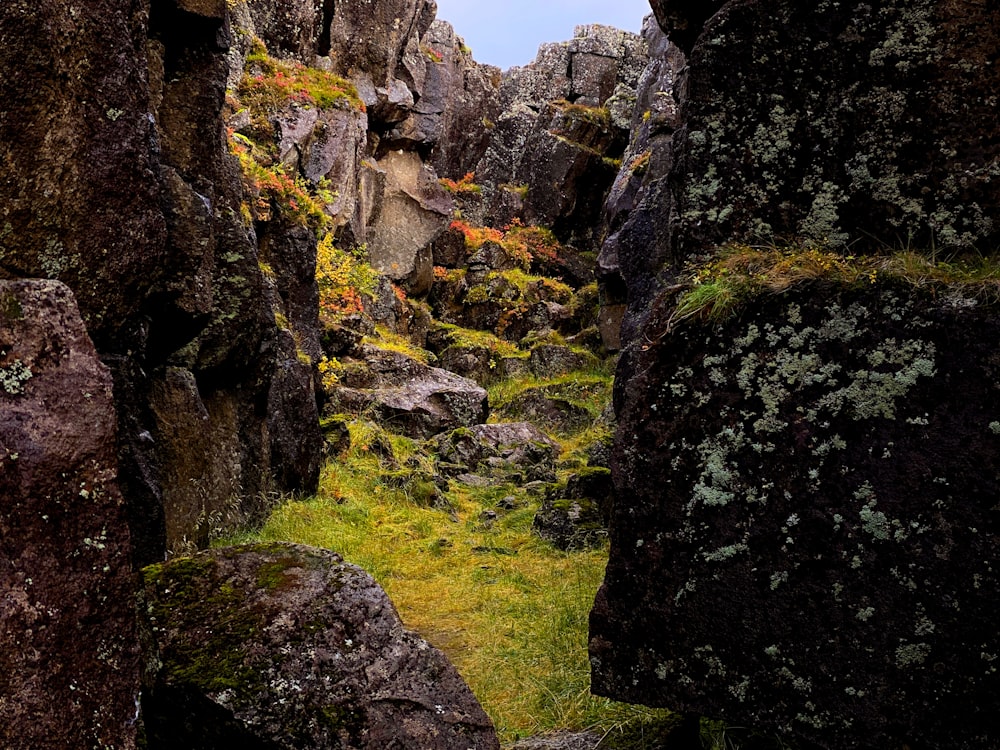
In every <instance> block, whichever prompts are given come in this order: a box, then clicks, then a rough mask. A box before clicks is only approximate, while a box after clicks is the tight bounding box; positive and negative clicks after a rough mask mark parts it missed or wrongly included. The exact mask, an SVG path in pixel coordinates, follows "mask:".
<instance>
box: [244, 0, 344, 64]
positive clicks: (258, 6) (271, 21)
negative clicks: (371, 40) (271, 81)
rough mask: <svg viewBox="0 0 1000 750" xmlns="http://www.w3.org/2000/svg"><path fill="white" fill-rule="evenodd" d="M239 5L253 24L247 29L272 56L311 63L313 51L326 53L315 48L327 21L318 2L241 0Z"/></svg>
mask: <svg viewBox="0 0 1000 750" xmlns="http://www.w3.org/2000/svg"><path fill="white" fill-rule="evenodd" d="M236 4H237V5H238V4H240V3H236ZM243 4H245V5H246V7H247V8H248V10H249V15H250V18H251V20H252V23H253V28H252V30H250V32H251V33H253V34H255V35H256V36H258V37H260V39H261V40H262V41H263V42H264V43H265V44H266V45H267V48H268V50H269V51H270V52H271V54H272V55H274V56H275V57H281V58H288V57H292V58H296V59H298V60H301V61H302V62H304V63H312V62H313V58H314V57H315V56H316V55H317V54H324V55H325V54H327V52H326V51H320V49H319V47H320V38H321V37H326V36H328V34H327V33H326V32H325V29H326V27H327V26H329V24H330V19H329V18H328V17H327V15H326V13H324V12H323V3H322V2H319V1H318V0H288V2H281V3H273V2H270V0H243ZM327 43H328V42H327Z"/></svg>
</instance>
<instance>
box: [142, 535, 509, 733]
mask: <svg viewBox="0 0 1000 750" xmlns="http://www.w3.org/2000/svg"><path fill="white" fill-rule="evenodd" d="M144 575H145V582H146V585H145V603H146V611H147V612H148V615H149V623H150V626H151V632H152V636H153V640H154V643H155V647H156V649H157V658H158V661H157V665H158V666H157V668H156V670H155V673H154V674H152V675H150V679H149V683H150V684H149V685H148V688H147V693H146V694H145V695H144V699H143V709H144V713H143V718H144V722H145V725H146V730H147V735H148V746H149V748H150V750H159V749H161V748H162V749H166V748H175V747H198V748H203V749H204V750H210V749H211V750H223V748H230V747H234V746H240V747H253V748H274V749H275V750H277V749H287V750H297V749H298V748H304V747H309V748H314V749H315V750H336V749H339V748H358V750H382V748H393V747H398V748H417V747H419V748H427V750H452V749H454V750H467V749H468V748H476V749H477V750H493V749H496V748H499V743H498V742H497V738H496V734H495V732H494V730H493V726H492V724H491V722H490V720H489V718H488V717H487V716H486V714H485V713H484V712H483V710H482V708H481V707H480V706H479V704H478V703H477V702H476V699H475V697H474V696H473V695H472V691H470V690H469V688H468V687H467V686H466V685H465V683H464V682H463V681H462V679H461V677H460V676H459V675H458V672H456V671H455V668H454V667H453V666H452V665H451V664H450V663H449V662H448V660H447V658H446V657H445V656H444V655H443V654H442V653H441V652H440V651H438V650H437V649H435V648H433V647H431V646H430V645H429V644H428V643H427V642H425V641H424V640H422V639H420V638H419V637H417V636H416V635H415V634H413V633H411V632H409V631H407V630H405V629H404V628H403V625H402V623H401V622H400V620H399V616H398V615H397V614H396V611H395V609H394V608H393V606H392V603H391V602H390V601H389V599H388V597H387V596H386V595H385V592H383V591H382V589H381V588H380V587H379V586H378V584H376V583H375V581H374V580H373V579H372V578H371V576H369V575H368V574H367V573H365V572H364V571H362V570H361V569H360V568H357V567H355V566H353V565H349V564H346V563H344V562H343V561H342V560H341V558H340V556H339V555H337V554H335V553H333V552H328V551H326V550H318V549H312V548H309V547H302V546H298V545H290V544H271V545H258V546H249V547H233V548H225V549H219V550H213V551H211V552H204V553H201V554H199V555H196V556H194V557H191V558H179V559H176V560H173V561H171V562H169V563H165V564H162V565H154V566H151V567H149V568H146V569H145V571H144Z"/></svg>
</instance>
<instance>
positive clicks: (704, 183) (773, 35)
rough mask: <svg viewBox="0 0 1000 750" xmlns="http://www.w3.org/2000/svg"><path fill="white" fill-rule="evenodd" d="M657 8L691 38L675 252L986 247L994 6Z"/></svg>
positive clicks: (992, 225)
mask: <svg viewBox="0 0 1000 750" xmlns="http://www.w3.org/2000/svg"><path fill="white" fill-rule="evenodd" d="M660 5H661V6H663V7H664V9H665V13H666V18H665V20H667V21H668V23H669V24H671V25H670V26H668V27H667V33H668V35H669V34H670V33H671V31H672V28H673V27H679V26H681V25H686V27H687V33H692V32H695V31H698V32H699V34H698V36H697V40H696V41H695V42H694V44H693V47H692V49H691V53H690V55H689V58H688V64H689V68H688V73H687V76H686V80H685V83H684V87H685V95H684V101H683V103H682V108H683V111H682V114H681V117H682V120H683V126H682V128H681V131H680V132H679V134H678V138H677V139H676V141H675V144H674V152H675V157H676V160H677V161H676V166H675V168H674V170H673V180H674V182H673V189H674V190H673V193H674V199H675V200H676V205H675V207H674V209H673V213H672V217H673V222H674V225H673V232H672V243H673V244H672V249H673V251H674V252H675V253H679V252H683V253H689V252H691V251H697V250H699V249H702V248H705V247H706V246H711V245H714V244H717V243H719V242H725V241H729V240H733V239H748V240H754V239H757V240H759V239H768V238H776V237H777V238H781V237H790V236H791V237H804V238H809V239H812V240H815V241H822V242H827V243H829V244H831V245H832V246H837V247H847V246H850V247H851V249H852V251H854V252H858V251H860V250H864V249H865V248H878V247H879V246H882V245H888V246H890V247H893V246H899V245H907V246H909V247H935V248H937V249H938V250H950V251H955V250H969V249H972V248H980V249H990V248H994V247H996V246H997V240H998V238H1000V225H998V224H997V222H996V220H995V217H996V215H997V211H998V208H1000V187H998V185H1000V183H998V181H997V174H998V172H997V169H998V167H997V164H998V158H1000V145H998V144H1000V124H998V120H997V118H996V116H995V106H994V103H993V100H992V99H991V96H992V94H993V92H995V91H996V90H997V88H998V86H1000V70H998V69H997V66H996V65H995V64H994V63H993V61H994V60H995V59H996V54H997V49H998V48H1000V32H998V30H997V27H996V24H995V23H994V21H995V18H996V8H995V7H992V6H990V5H988V4H968V3H952V2H945V1H943V0H917V1H916V2H912V1H907V2H902V1H900V2H888V3H882V4H877V5H872V4H871V3H862V2H847V3H840V2H817V3H810V4H802V3H794V2H787V1H786V0H773V1H771V0H768V1H767V2H757V3H742V2H727V3H724V4H722V7H721V8H719V9H718V11H717V12H716V13H715V14H714V15H712V17H711V18H710V19H708V20H707V21H705V19H706V18H707V16H706V13H707V12H708V11H709V10H710V9H714V6H716V5H719V4H718V3H713V4H709V5H708V7H706V8H705V9H704V11H703V10H702V8H700V7H699V8H696V9H695V10H694V11H693V12H690V11H689V8H688V7H687V6H688V5H689V4H688V3H683V4H681V3H678V4H674V3H669V2H663V3H660ZM702 5H704V4H702ZM678 6H679V7H678ZM703 22H704V25H703V26H702V23H703Z"/></svg>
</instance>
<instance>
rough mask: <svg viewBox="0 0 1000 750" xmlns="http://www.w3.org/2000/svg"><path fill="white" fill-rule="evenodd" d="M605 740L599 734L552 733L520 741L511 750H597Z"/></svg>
mask: <svg viewBox="0 0 1000 750" xmlns="http://www.w3.org/2000/svg"><path fill="white" fill-rule="evenodd" d="M603 739H604V737H603V736H602V735H601V734H599V733H597V732H569V731H561V732H550V733H548V734H544V735H538V736H535V737H528V738H526V739H523V740H518V741H517V742H515V743H514V744H513V745H511V746H510V750H596V749H597V748H598V747H599V746H600V744H601V741H602V740H603Z"/></svg>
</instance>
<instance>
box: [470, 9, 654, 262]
mask: <svg viewBox="0 0 1000 750" xmlns="http://www.w3.org/2000/svg"><path fill="white" fill-rule="evenodd" d="M644 47H645V45H644V43H643V42H642V40H641V39H640V38H639V37H638V36H636V35H635V34H631V33H628V32H624V31H619V30H617V29H612V28H610V27H606V26H580V27H577V29H576V35H575V37H574V39H572V40H571V41H569V42H563V43H559V44H544V45H542V46H541V47H540V48H539V50H538V55H537V57H536V58H535V60H534V62H532V63H531V64H530V65H527V66H525V67H523V68H512V69H511V70H509V71H507V72H506V73H504V76H503V80H502V83H501V87H500V103H501V105H500V114H499V117H498V119H497V121H496V123H495V129H494V130H493V132H492V133H491V136H490V143H489V148H488V149H487V151H486V154H485V155H484V156H483V159H482V161H481V162H480V163H479V166H478V167H477V168H476V175H477V180H479V181H480V182H483V183H484V185H485V186H486V188H487V189H486V191H485V192H486V199H487V217H488V218H489V220H490V221H491V222H492V223H493V224H494V225H495V226H502V225H504V224H505V223H507V222H508V221H510V218H511V217H512V216H514V215H520V216H521V217H522V218H523V219H524V221H525V222H526V223H528V224H539V225H543V226H547V227H550V228H551V229H552V230H553V231H554V232H555V233H556V235H557V236H559V238H560V239H561V240H562V241H564V242H571V243H576V244H579V245H582V246H583V247H585V248H588V247H589V246H591V245H593V243H594V242H595V240H596V231H597V228H598V227H599V225H600V221H599V218H600V213H601V203H602V201H603V200H604V195H605V193H606V192H607V190H608V188H609V187H610V185H611V182H612V181H613V180H614V175H615V172H616V166H615V159H618V158H620V157H621V155H622V152H623V150H624V148H625V144H626V142H627V140H628V127H629V121H630V119H631V116H632V109H633V107H634V105H635V98H634V97H635V90H636V85H637V83H638V78H639V75H640V74H641V73H642V70H643V68H644V67H645V65H646V53H645V48H644ZM524 188H527V189H526V190H524Z"/></svg>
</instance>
